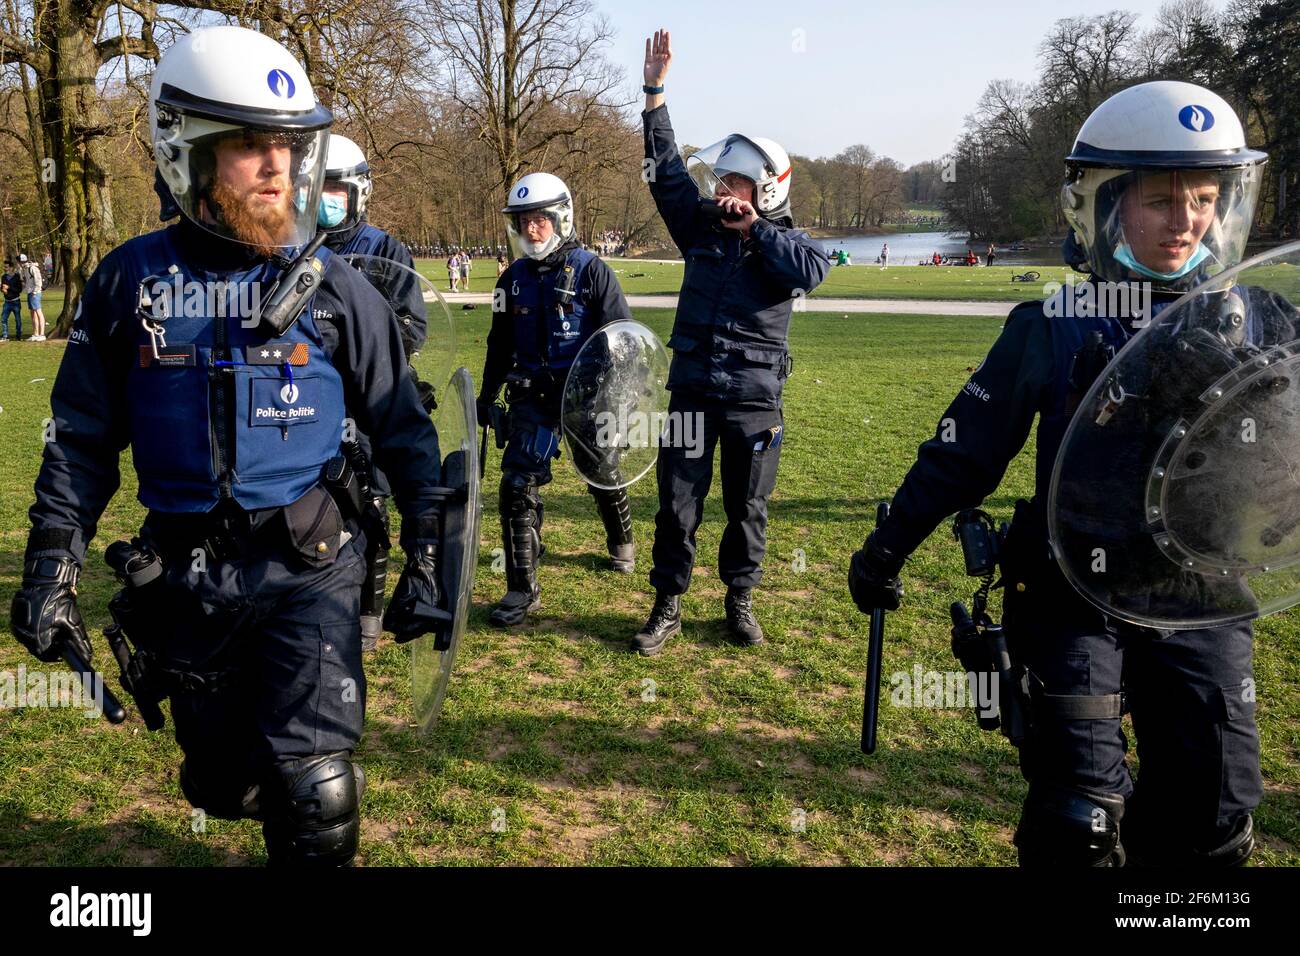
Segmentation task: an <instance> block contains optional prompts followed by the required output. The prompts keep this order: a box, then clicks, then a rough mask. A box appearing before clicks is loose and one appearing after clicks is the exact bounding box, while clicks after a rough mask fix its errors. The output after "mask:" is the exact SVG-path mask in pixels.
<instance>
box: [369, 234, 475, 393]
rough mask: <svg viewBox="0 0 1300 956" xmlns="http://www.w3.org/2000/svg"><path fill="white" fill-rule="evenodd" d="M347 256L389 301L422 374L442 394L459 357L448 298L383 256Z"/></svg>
mask: <svg viewBox="0 0 1300 956" xmlns="http://www.w3.org/2000/svg"><path fill="white" fill-rule="evenodd" d="M344 259H345V260H346V261H347V262H348V263H349V264H350V265H351V266H352V268H354V269H356V270H357V271H358V272H360V273H361V274H362V275H363V276H365V277H366V278H367V279H368V280H370V284H371V285H373V286H374V287H375V288H376V289H378V290H379V292H380V293H381V294H382V295H383V297H384V298H385V299H387V300H388V304H389V305H391V306H392V307H393V312H394V313H396V315H397V321H398V322H399V323H400V324H401V326H402V341H403V343H404V344H406V345H407V349H408V351H409V350H411V345H410V343H411V342H412V341H414V342H419V343H420V344H419V347H418V349H416V350H415V351H414V353H413V354H412V356H411V364H412V365H413V366H415V368H416V370H417V371H418V372H419V374H420V377H421V378H422V379H423V380H424V381H426V382H428V383H429V384H430V385H432V386H433V388H434V392H435V393H436V394H437V395H438V396H439V401H441V395H442V392H443V389H444V388H446V386H447V382H448V381H449V380H450V379H451V375H452V370H453V369H454V368H455V359H456V324H455V321H454V320H453V319H452V316H451V309H450V308H448V307H447V302H446V300H444V299H443V297H442V293H440V292H439V291H438V290H437V288H436V287H435V286H434V284H433V283H432V282H430V281H429V280H428V279H426V278H425V277H424V276H422V275H420V274H419V273H418V272H416V271H415V270H413V269H410V268H408V267H407V266H404V265H402V264H401V263H400V262H394V261H393V260H392V259H384V258H382V257H380V256H363V255H350V256H344Z"/></svg>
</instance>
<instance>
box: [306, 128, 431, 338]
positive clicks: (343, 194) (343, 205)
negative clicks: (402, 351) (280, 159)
mask: <svg viewBox="0 0 1300 956" xmlns="http://www.w3.org/2000/svg"><path fill="white" fill-rule="evenodd" d="M373 190H374V183H373V182H372V180H371V175H370V163H369V162H368V161H367V160H366V155H365V153H363V152H362V151H361V147H360V146H358V145H357V144H356V143H354V142H353V141H352V140H350V139H348V138H347V137H346V136H340V135H339V134H338V133H331V134H330V139H329V149H328V151H327V153H326V160H325V186H324V188H323V189H322V190H321V197H320V213H319V215H318V217H317V222H318V225H319V226H320V227H321V228H322V229H324V230H326V238H325V245H327V246H328V247H329V248H330V250H331V251H332V252H334V253H335V254H337V255H340V256H375V257H376V258H379V259H388V260H390V261H392V262H396V263H398V264H399V265H403V266H405V267H406V268H408V269H410V270H411V271H412V272H414V271H416V270H415V260H414V259H412V258H411V253H410V251H409V250H408V249H407V248H406V246H405V245H403V244H402V243H400V242H398V241H397V240H396V239H394V238H393V237H392V236H391V235H389V234H388V233H387V232H385V231H384V230H383V229H380V228H379V227H378V226H375V225H373V224H371V223H370V222H368V221H367V219H366V215H367V206H368V205H369V203H370V194H371V192H372V191H373ZM392 305H393V309H394V311H395V312H396V313H397V320H398V322H399V323H400V324H401V326H402V332H403V336H402V337H403V340H404V341H405V342H406V344H407V351H408V353H410V354H412V355H418V354H419V351H420V349H421V348H423V347H424V340H425V337H426V336H427V334H428V316H427V314H426V312H425V309H424V304H423V298H422V296H421V294H420V287H419V285H418V284H417V283H412V284H411V285H410V286H409V294H408V295H407V296H406V297H404V299H403V300H402V301H398V302H394V303H392Z"/></svg>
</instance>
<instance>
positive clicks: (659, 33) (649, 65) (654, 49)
mask: <svg viewBox="0 0 1300 956" xmlns="http://www.w3.org/2000/svg"><path fill="white" fill-rule="evenodd" d="M672 61H673V49H672V46H671V40H670V39H669V35H668V31H667V30H656V31H655V35H654V36H653V37H646V41H645V71H644V73H643V76H644V78H645V85H646V86H662V85H663V82H664V77H665V76H667V75H668V64H670V63H671V62H672Z"/></svg>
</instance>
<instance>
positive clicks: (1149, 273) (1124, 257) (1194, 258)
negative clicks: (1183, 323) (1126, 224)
mask: <svg viewBox="0 0 1300 956" xmlns="http://www.w3.org/2000/svg"><path fill="white" fill-rule="evenodd" d="M1111 255H1112V256H1113V257H1114V259H1115V261H1116V262H1118V263H1119V264H1120V265H1122V266H1124V268H1126V269H1129V270H1131V271H1133V272H1136V273H1137V274H1138V275H1141V276H1146V277H1147V278H1148V279H1157V280H1159V281H1161V282H1173V281H1174V280H1175V279H1181V278H1182V277H1183V276H1185V275H1187V274H1188V273H1189V272H1192V271H1193V270H1194V269H1196V268H1197V267H1198V266H1200V264H1201V263H1202V262H1204V261H1205V260H1206V259H1209V258H1210V257H1211V253H1210V250H1209V249H1207V248H1206V247H1205V243H1203V242H1201V243H1197V245H1196V251H1195V252H1193V253H1192V254H1191V255H1190V256H1188V257H1187V261H1186V262H1184V263H1183V264H1182V266H1181V267H1180V268H1179V269H1178V270H1177V271H1175V272H1157V271H1156V270H1154V269H1148V268H1147V267H1146V266H1144V265H1143V264H1142V263H1140V262H1138V261H1137V259H1136V258H1135V257H1134V255H1133V250H1132V249H1130V248H1129V246H1128V243H1121V244H1120V245H1118V246H1116V247H1115V251H1114V252H1113V253H1111Z"/></svg>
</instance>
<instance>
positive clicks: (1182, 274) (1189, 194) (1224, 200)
mask: <svg viewBox="0 0 1300 956" xmlns="http://www.w3.org/2000/svg"><path fill="white" fill-rule="evenodd" d="M1099 173H1100V174H1102V175H1105V174H1106V173H1110V176H1109V178H1107V179H1106V180H1105V181H1104V182H1103V183H1101V185H1099V187H1098V189H1097V208H1096V217H1097V229H1096V232H1095V234H1094V235H1095V239H1094V245H1095V248H1092V249H1088V250H1087V252H1088V256H1089V262H1091V263H1092V264H1093V265H1094V267H1095V268H1094V271H1095V272H1097V273H1098V274H1099V275H1100V276H1101V277H1102V278H1105V279H1110V280H1112V281H1130V280H1133V279H1138V280H1143V281H1152V282H1155V283H1157V284H1159V285H1161V286H1163V287H1166V288H1169V289H1173V290H1184V289H1187V288H1190V287H1191V286H1192V285H1195V284H1196V283H1197V282H1200V281H1203V280H1205V279H1207V278H1210V277H1212V276H1215V275H1218V274H1219V273H1220V272H1223V271H1225V270H1227V269H1230V268H1232V267H1233V266H1235V265H1237V264H1238V263H1239V262H1241V260H1242V258H1243V256H1244V254H1245V250H1246V240H1247V239H1248V238H1249V236H1250V226H1251V222H1252V220H1253V217H1254V212H1255V201H1256V198H1257V197H1258V194H1259V181H1260V170H1259V167H1258V166H1253V165H1252V166H1241V167H1237V168H1234V169H1181V170H1090V171H1089V172H1088V173H1086V174H1085V175H1098V174H1099Z"/></svg>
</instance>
